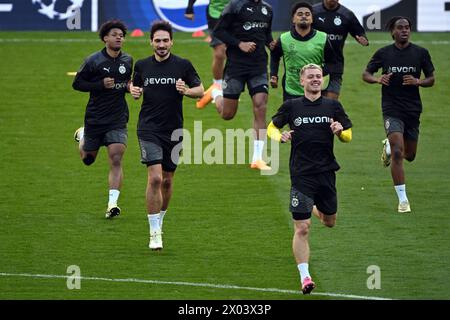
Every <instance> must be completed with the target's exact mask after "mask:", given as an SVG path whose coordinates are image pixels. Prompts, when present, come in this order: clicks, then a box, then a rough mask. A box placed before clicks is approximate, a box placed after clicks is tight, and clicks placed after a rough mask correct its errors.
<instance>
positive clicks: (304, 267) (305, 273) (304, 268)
mask: <svg viewBox="0 0 450 320" xmlns="http://www.w3.org/2000/svg"><path fill="white" fill-rule="evenodd" d="M297 269H298V271H299V272H300V279H301V281H302V283H303V280H305V278H306V277H308V278H311V276H310V275H309V270H308V264H307V263H300V264H298V265H297Z"/></svg>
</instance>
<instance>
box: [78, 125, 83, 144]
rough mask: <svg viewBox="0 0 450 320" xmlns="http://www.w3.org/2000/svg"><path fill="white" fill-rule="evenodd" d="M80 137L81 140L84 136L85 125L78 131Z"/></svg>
mask: <svg viewBox="0 0 450 320" xmlns="http://www.w3.org/2000/svg"><path fill="white" fill-rule="evenodd" d="M78 138H79V139H80V141H81V140H82V139H83V138H84V127H83V128H81V130H80V131H78Z"/></svg>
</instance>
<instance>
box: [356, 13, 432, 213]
mask: <svg viewBox="0 0 450 320" xmlns="http://www.w3.org/2000/svg"><path fill="white" fill-rule="evenodd" d="M387 29H388V30H389V31H390V32H391V36H392V39H393V40H394V43H393V44H391V45H388V46H386V47H383V48H381V49H379V50H378V51H377V52H376V53H375V54H374V55H373V57H372V59H371V60H370V62H369V64H368V65H367V68H366V70H365V71H364V73H363V75H362V77H363V80H364V81H366V82H368V83H377V84H380V85H381V86H382V89H381V97H382V98H381V107H382V111H383V120H384V128H385V131H386V136H387V139H385V140H383V152H382V156H381V160H382V162H383V165H384V166H385V167H387V166H389V165H391V175H392V180H393V182H394V188H395V191H396V193H397V197H398V201H399V203H398V208H397V210H398V212H400V213H406V212H411V207H410V204H409V200H408V197H407V196H406V185H405V173H404V169H403V159H406V160H407V161H413V160H414V158H415V157H416V151H417V142H418V139H419V124H420V114H421V113H422V101H421V99H420V93H419V87H431V86H433V85H434V66H433V63H432V61H431V57H430V54H429V53H428V50H426V49H424V48H422V47H419V46H418V45H415V44H413V43H411V42H410V41H409V38H410V35H411V21H410V20H409V19H408V18H406V17H400V16H397V17H393V18H392V19H391V20H390V21H389V22H388V23H387ZM379 69H382V75H381V76H380V77H375V76H374V73H376V72H377V71H378V70H379ZM422 72H423V73H424V75H425V78H424V79H421V78H420V76H421V74H422Z"/></svg>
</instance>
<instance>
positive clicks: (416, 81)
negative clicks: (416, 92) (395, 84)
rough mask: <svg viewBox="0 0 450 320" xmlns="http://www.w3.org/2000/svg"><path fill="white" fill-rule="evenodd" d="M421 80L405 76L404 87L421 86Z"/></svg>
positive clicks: (408, 75)
mask: <svg viewBox="0 0 450 320" xmlns="http://www.w3.org/2000/svg"><path fill="white" fill-rule="evenodd" d="M419 83H420V80H419V79H417V78H414V77H413V76H412V75H410V74H407V75H404V76H403V83H402V84H403V85H404V86H417V87H418V86H419Z"/></svg>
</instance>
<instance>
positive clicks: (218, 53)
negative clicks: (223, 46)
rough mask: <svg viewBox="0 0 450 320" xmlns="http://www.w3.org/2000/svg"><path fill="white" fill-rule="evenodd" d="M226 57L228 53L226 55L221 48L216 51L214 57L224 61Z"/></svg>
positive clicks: (218, 60)
mask: <svg viewBox="0 0 450 320" xmlns="http://www.w3.org/2000/svg"><path fill="white" fill-rule="evenodd" d="M225 58H226V55H225V52H224V51H220V50H218V51H214V59H215V60H216V61H217V62H221V63H222V62H224V61H225Z"/></svg>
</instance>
